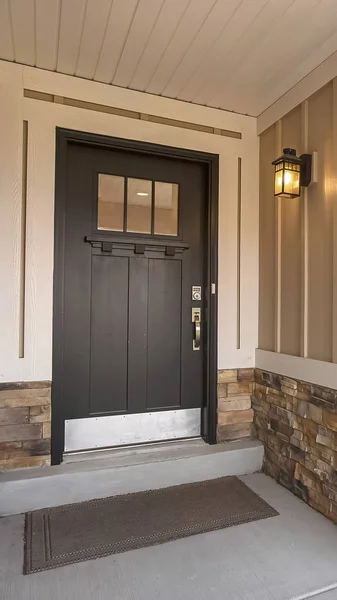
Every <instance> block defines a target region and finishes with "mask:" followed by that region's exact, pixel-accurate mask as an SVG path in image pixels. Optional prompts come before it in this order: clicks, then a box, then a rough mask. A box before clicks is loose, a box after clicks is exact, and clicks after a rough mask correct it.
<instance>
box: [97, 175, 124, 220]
mask: <svg viewBox="0 0 337 600" xmlns="http://www.w3.org/2000/svg"><path fill="white" fill-rule="evenodd" d="M123 221H124V177H118V176H116V175H105V174H103V173H100V174H99V175H98V211H97V229H101V230H104V231H123Z"/></svg>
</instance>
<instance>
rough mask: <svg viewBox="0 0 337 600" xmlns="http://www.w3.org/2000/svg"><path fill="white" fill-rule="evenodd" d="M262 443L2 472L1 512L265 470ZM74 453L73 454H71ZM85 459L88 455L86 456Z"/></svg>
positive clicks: (193, 445) (118, 454) (129, 452)
mask: <svg viewBox="0 0 337 600" xmlns="http://www.w3.org/2000/svg"><path fill="white" fill-rule="evenodd" d="M263 454H264V450H263V446H262V444H261V443H260V442H258V441H255V440H247V441H242V442H229V443H226V444H218V445H215V446H209V445H207V444H205V443H204V442H203V441H202V440H193V441H189V442H183V443H181V442H176V443H172V444H160V445H154V446H151V447H145V446H144V447H141V448H129V449H125V448H123V449H121V450H115V451H114V452H111V453H109V455H108V456H103V457H98V456H97V455H96V456H95V458H94V459H93V457H91V458H92V459H89V457H88V455H87V456H86V457H84V458H86V460H81V459H80V458H81V457H80V455H78V457H77V459H76V460H75V461H72V462H69V458H67V462H66V463H64V464H62V465H59V466H56V467H42V468H39V469H24V470H23V469H22V470H16V471H10V472H6V473H2V474H0V516H6V515H14V514H19V513H23V512H26V511H29V510H36V509H39V508H46V507H50V506H60V505H63V504H72V503H75V502H82V501H84V500H93V499H95V498H106V497H109V496H116V495H120V494H128V493H132V492H139V491H145V490H149V489H159V488H164V487H169V486H172V485H180V484H182V483H192V482H195V481H205V480H206V479H215V478H217V477H224V476H227V475H248V474H251V473H255V472H257V471H260V470H261V468H262V461H263ZM72 458H74V457H72ZM82 458H83V457H82Z"/></svg>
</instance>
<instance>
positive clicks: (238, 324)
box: [236, 157, 242, 350]
mask: <svg viewBox="0 0 337 600" xmlns="http://www.w3.org/2000/svg"><path fill="white" fill-rule="evenodd" d="M241 216H242V159H241V158H240V157H238V206H237V257H236V278H237V282H236V283H237V298H236V306H237V312H236V319H237V322H236V349H237V350H240V348H241Z"/></svg>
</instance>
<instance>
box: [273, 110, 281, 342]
mask: <svg viewBox="0 0 337 600" xmlns="http://www.w3.org/2000/svg"><path fill="white" fill-rule="evenodd" d="M281 154H282V121H277V123H276V156H280V155H281ZM281 244H282V198H277V199H276V214H275V279H276V281H275V285H276V294H275V300H276V314H275V317H276V322H275V350H276V352H280V351H281V270H282V263H281Z"/></svg>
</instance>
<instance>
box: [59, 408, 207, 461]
mask: <svg viewBox="0 0 337 600" xmlns="http://www.w3.org/2000/svg"><path fill="white" fill-rule="evenodd" d="M200 428H201V409H200V408H190V409H186V410H166V411H158V412H150V413H140V414H134V415H112V416H108V417H89V418H87V419H71V420H68V421H66V422H65V452H76V451H80V450H93V449H95V448H112V447H115V446H124V445H126V446H130V445H132V444H144V443H146V442H159V441H164V440H175V439H184V438H190V437H198V436H200Z"/></svg>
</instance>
